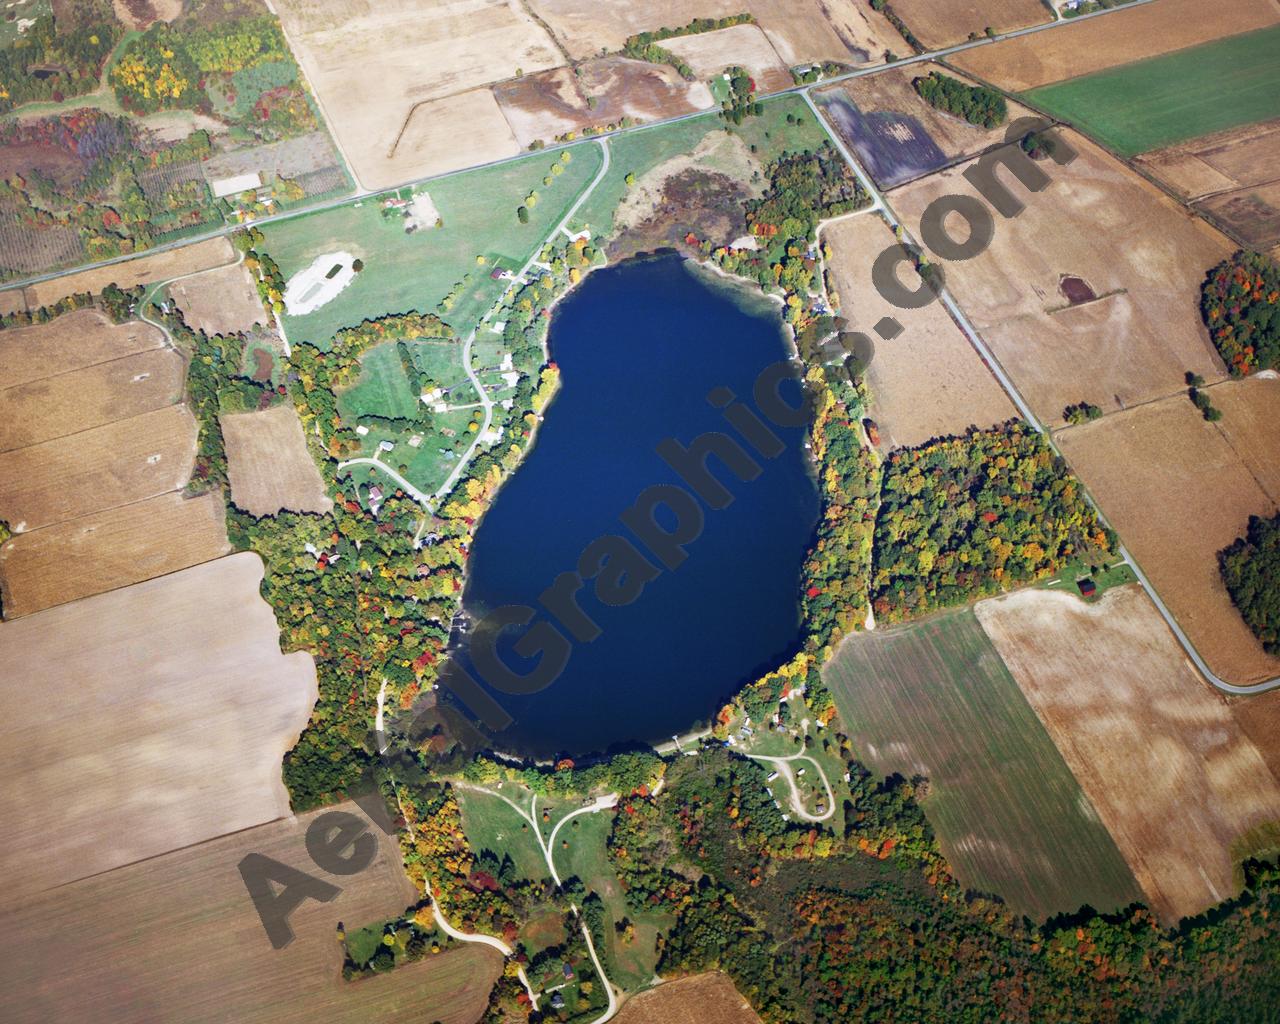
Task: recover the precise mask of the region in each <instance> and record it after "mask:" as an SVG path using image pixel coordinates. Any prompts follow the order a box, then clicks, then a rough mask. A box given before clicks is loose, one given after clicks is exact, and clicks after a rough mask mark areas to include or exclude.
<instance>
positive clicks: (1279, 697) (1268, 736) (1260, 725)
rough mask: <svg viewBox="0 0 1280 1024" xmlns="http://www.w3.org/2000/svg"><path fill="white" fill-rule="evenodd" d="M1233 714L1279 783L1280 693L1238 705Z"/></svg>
mask: <svg viewBox="0 0 1280 1024" xmlns="http://www.w3.org/2000/svg"><path fill="white" fill-rule="evenodd" d="M1231 713H1232V714H1233V715H1234V716H1235V719H1236V721H1237V722H1239V723H1240V728H1241V729H1243V730H1244V734H1245V735H1246V736H1248V737H1249V739H1251V740H1252V741H1253V745H1254V746H1255V747H1257V748H1258V753H1259V754H1261V755H1262V759H1263V760H1264V761H1266V762H1267V767H1268V768H1270V769H1271V774H1272V775H1274V776H1275V778H1276V780H1277V781H1280V690H1272V691H1271V692H1270V693H1262V694H1259V695H1258V696H1256V697H1245V698H1243V699H1241V700H1238V701H1235V702H1234V703H1232V705H1231Z"/></svg>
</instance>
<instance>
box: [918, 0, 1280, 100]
mask: <svg viewBox="0 0 1280 1024" xmlns="http://www.w3.org/2000/svg"><path fill="white" fill-rule="evenodd" d="M906 3H907V4H910V5H911V6H916V5H919V6H921V7H924V6H925V5H926V0H906ZM894 7H895V9H899V2H895V4H894ZM900 13H902V15H903V18H904V19H905V20H906V22H907V24H908V25H910V26H911V27H912V31H914V32H916V33H917V34H918V33H919V32H920V29H918V28H916V27H915V24H916V23H915V21H914V20H913V19H912V18H911V17H909V16H908V15H907V14H906V13H905V12H902V11H901V10H900ZM1277 21H1280V7H1277V5H1276V3H1275V0H1240V2H1239V3H1235V4H1232V5H1231V13H1230V16H1229V17H1223V14H1222V11H1221V10H1220V9H1218V8H1216V7H1214V6H1213V5H1211V4H1205V3H1204V2H1203V0H1156V2H1155V3H1150V4H1143V5H1141V6H1139V7H1129V8H1125V9H1123V10H1116V11H1111V12H1109V13H1108V14H1107V15H1106V17H1102V18H1089V19H1088V20H1086V21H1081V22H1077V23H1076V24H1074V25H1063V26H1061V27H1059V28H1055V29H1054V30H1053V31H1051V32H1035V33H1032V34H1031V35H1028V36H1019V37H1018V38H1016V39H1005V40H1002V41H1001V42H998V43H993V44H992V45H991V46H979V47H975V48H974V49H972V50H969V51H967V52H965V53H960V54H956V56H955V57H953V58H951V60H952V62H953V63H954V64H955V65H956V66H957V67H958V68H960V69H961V70H963V71H967V72H969V73H970V74H973V75H977V76H978V77H979V78H981V79H984V80H985V81H988V82H991V83H993V84H995V85H998V86H1000V87H1001V88H1002V89H1008V90H1010V91H1011V92H1023V91H1025V90H1027V89H1034V88H1035V87H1036V86H1039V85H1048V84H1049V83H1050V82H1060V81H1062V80H1063V79H1066V78H1076V77H1077V76H1080V75H1088V74H1092V73H1093V72H1095V71H1102V70H1103V69H1105V68H1110V67H1115V66H1116V65H1117V64H1128V63H1130V62H1132V61H1138V60H1142V59H1144V58H1146V57H1156V56H1159V55H1160V54H1162V53H1170V52H1172V51H1173V50H1181V49H1184V48H1186V47H1188V46H1195V45H1197V44H1198V43H1207V42H1210V41H1212V40H1214V39H1220V38H1222V37H1223V36H1233V35H1237V34H1239V33H1244V32H1250V31H1252V30H1253V29H1257V28H1265V27H1266V26H1268V25H1274V24H1275V23H1276V22H1277ZM921 38H923V37H921Z"/></svg>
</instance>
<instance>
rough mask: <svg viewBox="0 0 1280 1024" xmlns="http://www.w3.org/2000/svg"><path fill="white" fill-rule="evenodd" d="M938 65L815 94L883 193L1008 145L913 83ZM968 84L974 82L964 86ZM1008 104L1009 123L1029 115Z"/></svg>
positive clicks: (999, 133)
mask: <svg viewBox="0 0 1280 1024" xmlns="http://www.w3.org/2000/svg"><path fill="white" fill-rule="evenodd" d="M934 71H939V72H942V73H943V74H947V75H949V76H950V77H953V78H954V77H955V76H954V75H951V74H950V72H949V71H948V70H947V69H945V68H944V67H943V66H942V65H940V64H933V63H926V64H913V65H911V66H910V67H905V68H892V69H890V70H888V71H883V72H880V73H879V74H875V75H865V76H863V77H862V78H855V79H852V80H851V81H848V82H843V83H841V84H840V85H834V86H832V87H831V88H829V89H825V90H823V91H822V92H820V93H818V94H817V98H818V102H819V103H820V104H821V105H822V107H823V110H824V112H825V113H826V115H827V117H828V118H829V119H830V120H831V122H832V124H833V126H834V127H835V128H836V130H837V131H838V132H839V133H840V136H841V138H843V139H844V141H845V143H846V144H848V146H849V147H850V148H851V149H853V150H854V151H855V152H856V153H857V154H858V156H859V157H860V158H861V162H862V164H863V166H864V167H865V168H866V170H867V172H868V173H869V174H870V175H871V177H872V178H873V179H874V180H875V182H876V184H877V185H879V186H880V187H881V188H893V187H894V186H895V185H901V184H902V183H903V182H907V181H911V180H913V179H915V178H918V177H920V176H921V175H925V174H930V173H932V172H933V171H936V170H939V169H940V168H943V167H946V166H948V165H949V164H953V163H955V162H956V161H958V160H963V159H966V158H968V157H973V156H977V155H978V154H979V153H982V152H984V151H985V150H987V149H991V148H993V147H994V146H997V145H1001V144H1003V142H1004V136H1005V131H1006V126H1001V127H999V128H983V127H981V126H980V125H972V124H970V123H969V122H968V121H965V120H964V119H963V118H959V117H954V116H952V115H951V114H947V113H944V112H942V111H940V110H937V109H935V108H934V107H931V106H930V105H929V104H928V103H926V102H925V101H924V100H923V99H921V98H920V95H919V93H917V92H916V90H915V88H914V86H913V85H912V82H914V81H915V80H916V79H917V78H925V77H928V75H929V74H930V73H931V72H934ZM966 84H970V83H966ZM1029 113H1030V111H1028V110H1027V109H1026V108H1025V107H1023V106H1021V105H1019V104H1017V103H1010V104H1009V120H1011V121H1012V120H1014V119H1016V118H1019V117H1023V116H1025V115H1027V114H1029Z"/></svg>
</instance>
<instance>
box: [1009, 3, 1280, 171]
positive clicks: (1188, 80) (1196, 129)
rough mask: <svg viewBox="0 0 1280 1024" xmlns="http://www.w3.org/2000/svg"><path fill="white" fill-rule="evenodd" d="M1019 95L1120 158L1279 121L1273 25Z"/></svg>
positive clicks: (1278, 36) (1278, 56)
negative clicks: (1212, 134)
mask: <svg viewBox="0 0 1280 1024" xmlns="http://www.w3.org/2000/svg"><path fill="white" fill-rule="evenodd" d="M1223 17H1230V12H1229V10H1224V12H1223ZM1025 96H1026V98H1027V99H1028V100H1029V101H1030V102H1031V103H1032V104H1034V105H1035V106H1037V107H1039V108H1041V109H1042V110H1045V111H1046V112H1048V113H1050V114H1052V115H1053V116H1054V117H1058V118H1061V119H1062V120H1064V121H1067V122H1069V123H1071V124H1073V125H1075V126H1076V127H1077V128H1080V129H1081V130H1082V131H1084V132H1085V133H1087V134H1089V135H1091V136H1093V137H1094V138H1095V139H1097V140H1098V141H1099V142H1102V143H1103V144H1104V145H1106V146H1108V147H1110V148H1111V149H1113V150H1115V151H1116V152H1117V153H1119V154H1121V155H1122V156H1134V155H1136V154H1138V153H1145V152H1146V151H1147V150H1150V149H1158V148H1160V147H1161V146H1170V145H1173V144H1174V143H1175V142H1182V141H1184V140H1186V139H1193V138H1196V137H1197V136H1200V135H1207V134H1209V133H1210V132H1216V131H1222V130H1223V129H1226V128H1236V127H1238V126H1240V125H1244V124H1251V123H1253V122H1255V121H1262V120H1264V119H1266V118H1270V117H1280V25H1277V26H1274V27H1272V28H1265V29H1261V30H1259V31H1257V32H1248V33H1246V34H1244V35H1240V36H1232V37H1229V38H1227V39H1220V40H1218V41H1216V42H1212V43H1206V44H1205V45H1203V46H1194V47H1192V48H1191V49H1189V50H1180V51H1178V52H1176V53H1171V54H1167V55H1166V56H1163V57H1153V58H1151V59H1150V60H1142V61H1138V62H1136V63H1134V64H1126V65H1124V66H1123V67H1118V68H1112V69H1111V70H1108V71H1099V72H1098V73H1096V74H1092V75H1084V76H1082V77H1080V78H1072V79H1069V80H1068V81H1066V82H1058V83H1056V84H1054V85H1046V86H1042V87H1041V88H1039V89H1032V90H1031V91H1030V92H1028V93H1026V94H1025Z"/></svg>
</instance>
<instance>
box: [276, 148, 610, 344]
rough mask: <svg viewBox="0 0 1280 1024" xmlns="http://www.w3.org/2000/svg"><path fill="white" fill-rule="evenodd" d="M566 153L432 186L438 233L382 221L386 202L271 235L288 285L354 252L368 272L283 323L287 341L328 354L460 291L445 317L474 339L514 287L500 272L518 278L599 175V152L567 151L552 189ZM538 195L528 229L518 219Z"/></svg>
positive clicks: (324, 213)
mask: <svg viewBox="0 0 1280 1024" xmlns="http://www.w3.org/2000/svg"><path fill="white" fill-rule="evenodd" d="M559 152H560V151H550V152H540V153H537V154H535V155H533V156H529V157H526V158H524V159H522V160H517V161H514V162H512V163H507V164H501V165H499V166H496V167H485V168H480V169H477V170H473V171H466V172H462V173H459V174H453V175H450V176H448V177H445V178H440V179H438V180H436V181H432V182H430V183H429V184H428V185H426V186H425V190H426V191H428V192H430V194H431V199H432V201H433V202H434V203H435V206H436V209H437V210H438V211H439V213H440V217H441V219H442V220H443V221H444V224H443V226H442V227H439V228H436V227H425V228H421V229H419V230H417V231H415V232H413V233H406V232H405V230H404V226H403V221H402V219H401V218H400V217H399V216H392V217H386V216H384V215H383V209H382V202H381V200H380V198H379V197H366V198H364V199H361V200H355V201H353V202H351V203H347V204H344V205H342V206H337V207H334V208H332V209H328V210H320V211H317V212H314V213H306V214H300V215H299V216H297V217H292V218H289V219H288V220H283V221H276V222H273V223H270V224H266V225H264V226H263V229H262V230H263V232H264V234H265V235H266V244H265V248H266V250H267V252H268V253H270V255H271V257H272V258H273V259H274V260H275V261H276V262H277V263H278V264H279V266H280V270H281V272H282V273H283V274H284V276H285V279H286V280H288V278H289V277H290V276H292V275H293V274H295V273H297V272H298V271H299V270H301V269H303V268H304V267H306V266H307V265H308V264H310V263H311V262H312V260H314V259H315V258H316V257H317V256H320V255H322V254H324V253H327V252H337V251H347V252H350V253H351V254H352V255H353V256H355V257H357V258H359V259H361V260H363V261H364V270H363V271H361V272H360V273H359V274H358V275H356V278H355V280H354V281H352V283H351V284H350V285H348V286H347V287H346V288H345V289H344V290H343V291H342V292H341V293H340V294H338V295H337V296H336V297H335V298H334V299H333V300H332V301H331V302H329V303H327V304H326V305H324V306H322V307H321V308H320V309H317V310H316V311H315V312H313V313H308V314H306V315H305V316H286V317H285V318H284V323H285V330H286V331H287V332H288V334H289V340H290V341H292V342H294V343H295V344H296V343H298V342H303V341H309V342H311V343H313V344H316V345H318V346H320V347H322V348H323V347H327V346H328V344H329V341H330V339H331V338H332V337H333V335H334V334H335V333H336V332H337V331H338V330H339V329H341V328H342V327H348V326H351V325H354V324H358V323H360V322H361V321H362V320H366V319H371V318H376V317H379V316H382V315H384V314H387V313H404V312H408V311H410V310H417V311H418V312H420V313H436V312H438V310H437V306H438V305H439V304H440V303H441V301H442V300H444V299H445V297H446V296H448V295H449V294H450V293H454V292H455V291H456V299H455V301H454V303H453V305H452V307H451V308H450V309H449V310H448V311H447V312H443V313H441V314H440V315H441V317H442V318H443V319H444V320H445V321H446V322H448V323H449V324H450V325H452V326H453V327H454V329H455V330H456V331H457V332H458V333H459V334H460V335H465V334H467V333H468V332H469V331H470V330H471V329H472V328H474V327H475V325H476V322H477V321H478V320H479V318H480V317H481V316H482V315H483V314H484V312H485V311H486V310H487V309H488V308H489V307H490V306H491V305H492V304H493V303H494V302H495V301H496V300H497V299H498V298H499V296H501V294H502V293H503V291H504V290H505V289H506V288H507V286H508V282H506V281H495V280H492V279H491V277H490V273H491V272H492V271H493V270H494V268H495V266H500V267H504V268H507V269H510V270H519V269H520V268H521V267H522V266H523V265H524V263H525V261H526V260H527V259H528V258H529V257H530V256H531V255H533V254H534V253H535V252H536V251H537V250H538V249H539V248H540V247H541V245H542V243H543V241H544V240H545V239H546V237H547V235H548V234H550V232H551V229H552V228H553V227H554V226H555V225H556V224H557V223H558V222H559V220H560V219H561V218H562V217H563V216H564V214H565V212H566V211H567V210H568V208H569V207H570V206H572V205H573V203H574V201H575V200H576V199H577V198H578V196H579V195H580V194H581V192H582V190H583V189H585V188H586V187H587V186H588V185H589V184H590V182H591V180H592V179H593V178H594V177H595V174H596V172H597V171H598V170H599V168H600V161H601V159H602V155H601V151H600V148H599V147H598V146H594V145H591V146H575V147H573V149H572V150H571V151H566V152H571V159H570V162H569V163H568V164H561V166H562V167H563V171H562V173H560V174H559V175H556V176H554V177H552V184H551V185H550V186H544V185H543V184H542V180H543V178H544V177H547V176H548V175H549V172H550V169H551V167H552V165H553V164H556V163H558V162H559V161H560V156H559ZM534 192H536V193H537V200H536V204H535V205H534V206H533V207H531V208H530V209H529V222H528V223H527V224H521V223H520V222H519V220H518V219H517V216H516V210H517V208H518V207H519V206H521V205H522V204H525V203H526V200H527V197H528V196H529V195H530V194H531V193H534ZM477 256H482V257H484V259H485V262H484V263H483V264H480V263H478V262H477V260H476V257H477Z"/></svg>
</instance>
